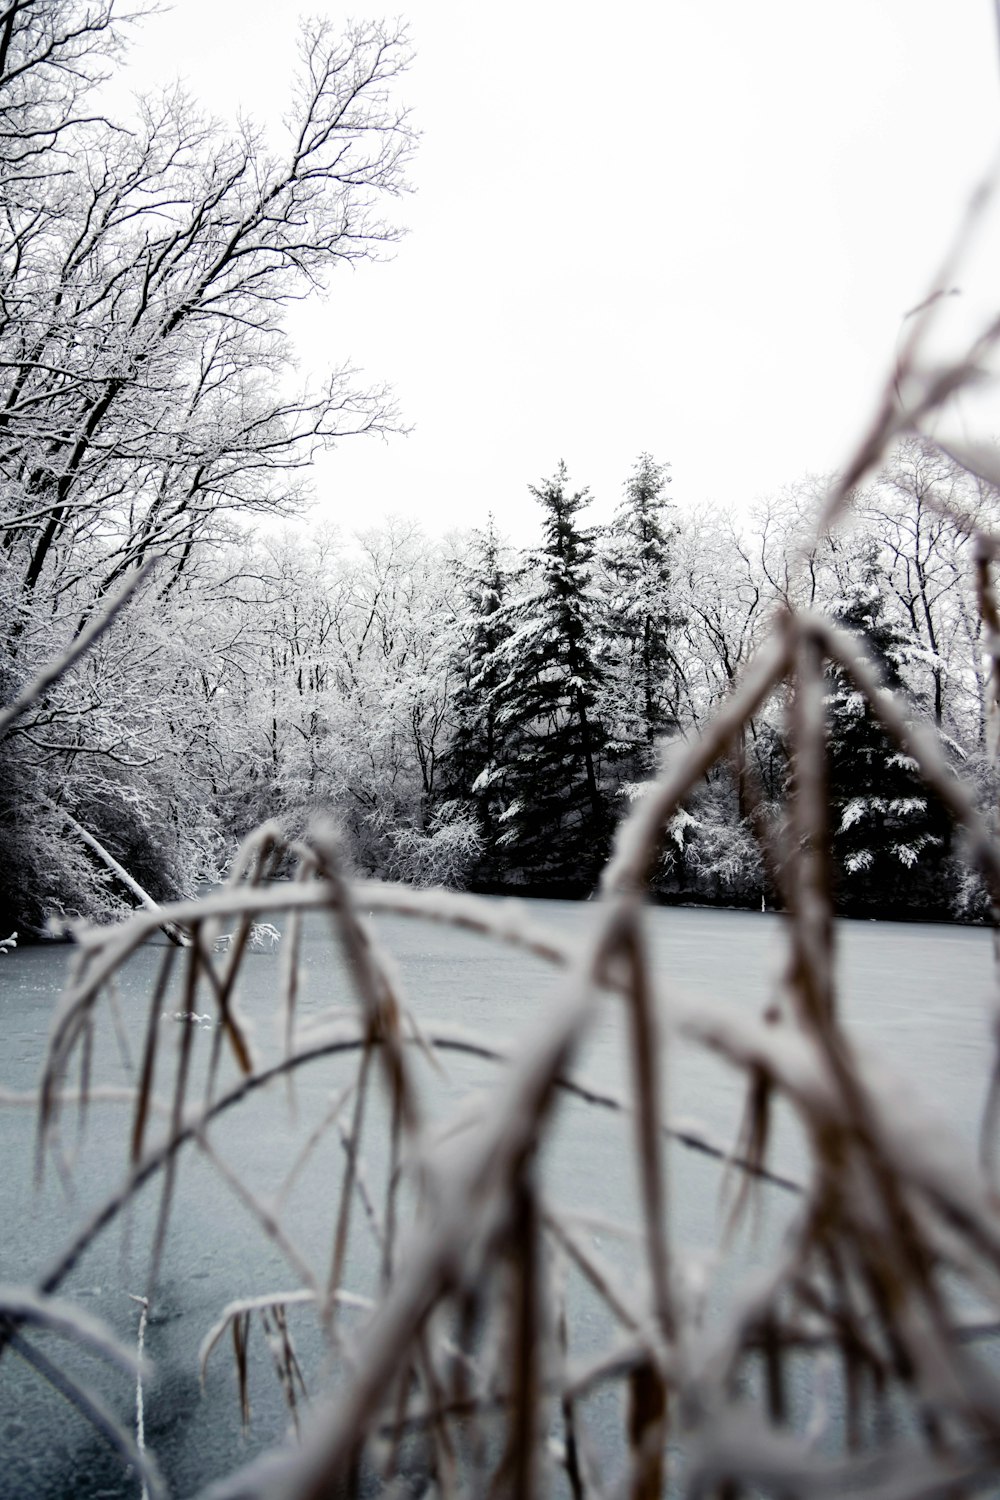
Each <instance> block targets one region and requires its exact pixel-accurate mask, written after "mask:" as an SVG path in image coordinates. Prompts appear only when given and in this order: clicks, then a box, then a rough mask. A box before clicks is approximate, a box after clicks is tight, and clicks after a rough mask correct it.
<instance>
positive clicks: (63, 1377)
mask: <svg viewBox="0 0 1000 1500" xmlns="http://www.w3.org/2000/svg"><path fill="white" fill-rule="evenodd" d="M6 1341H7V1343H8V1344H9V1346H10V1348H11V1349H12V1350H13V1352H14V1353H15V1354H16V1355H18V1357H19V1358H20V1359H22V1360H23V1361H24V1363H25V1364H27V1365H30V1367H31V1368H32V1369H33V1370H34V1371H35V1372H36V1374H38V1375H40V1376H41V1378H42V1379H43V1380H44V1381H45V1382H46V1383H47V1384H48V1385H50V1386H51V1387H52V1388H53V1390H55V1391H58V1393H59V1395H60V1396H62V1397H64V1398H65V1400H67V1401H68V1402H69V1403H70V1405H72V1406H75V1407H76V1409H77V1410H78V1411H79V1412H81V1413H82V1415H83V1416H84V1417H86V1419H87V1421H88V1422H89V1423H90V1424H91V1426H92V1427H93V1428H94V1430H95V1431H96V1432H98V1433H100V1435H101V1437H103V1438H104V1439H105V1440H106V1441H107V1442H108V1443H110V1445H111V1446H112V1447H113V1448H115V1449H117V1451H118V1452H119V1453H120V1454H121V1456H122V1459H123V1460H124V1462H125V1463H126V1464H128V1465H129V1466H130V1467H131V1468H133V1469H134V1470H135V1472H136V1473H138V1474H139V1475H141V1477H142V1482H143V1485H144V1486H145V1489H146V1491H147V1493H148V1494H149V1495H150V1496H151V1497H152V1500H161V1497H162V1500H166V1497H167V1493H168V1492H167V1489H166V1487H165V1485H164V1483H163V1480H162V1479H161V1477H160V1472H159V1469H158V1467H157V1465H156V1463H155V1462H154V1460H153V1459H152V1458H150V1456H149V1455H148V1454H146V1453H144V1452H141V1451H140V1449H139V1447H138V1445H137V1444H136V1443H135V1441H134V1440H133V1438H132V1434H131V1433H130V1432H129V1431H128V1429H127V1428H126V1427H124V1426H123V1425H122V1424H121V1423H120V1422H119V1421H118V1420H117V1418H116V1417H115V1416H114V1414H113V1413H112V1412H111V1411H109V1410H108V1408H107V1406H106V1405H105V1404H104V1402H103V1401H101V1400H100V1399H99V1397H97V1396H96V1395H94V1393H93V1392H92V1391H90V1390H86V1389H84V1387H83V1386H82V1385H80V1384H79V1382H78V1381H76V1380H74V1379H73V1378H72V1377H71V1376H70V1375H68V1374H67V1373H66V1371H65V1370H63V1369H62V1368H61V1367H60V1366H59V1365H56V1364H54V1363H53V1361H52V1360H50V1359H49V1358H48V1356H47V1355H45V1354H43V1353H42V1351H41V1350H40V1349H36V1348H35V1347H34V1345H33V1344H31V1343H29V1342H28V1340H27V1339H25V1338H23V1337H22V1336H21V1334H19V1333H17V1332H15V1331H9V1332H8V1334H7V1340H6Z"/></svg>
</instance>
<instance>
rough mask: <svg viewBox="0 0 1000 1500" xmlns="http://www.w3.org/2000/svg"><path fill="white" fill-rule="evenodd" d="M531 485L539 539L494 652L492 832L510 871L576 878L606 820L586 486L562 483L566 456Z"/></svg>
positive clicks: (591, 860)
mask: <svg viewBox="0 0 1000 1500" xmlns="http://www.w3.org/2000/svg"><path fill="white" fill-rule="evenodd" d="M531 493H532V494H533V495H534V496H535V499H536V500H537V501H538V502H539V504H540V505H541V507H542V510H543V522H542V527H543V531H542V546H541V548H540V549H539V550H538V551H537V552H536V553H533V554H530V555H529V558H528V568H527V573H526V578H527V587H526V589H525V590H524V592H523V593H522V594H521V596H520V597H519V598H518V599H516V600H515V601H513V602H512V603H511V605H510V606H509V608H508V610H507V612H506V614H507V619H508V621H509V625H510V634H509V636H508V638H507V639H506V640H505V641H504V642H503V643H502V645H501V646H500V647H499V649H498V651H497V653H496V661H497V663H498V665H502V666H503V668H504V674H503V676H502V678H501V679H500V680H499V681H498V682H497V685H496V688H495V702H496V705H497V711H498V722H499V723H500V724H501V725H502V726H503V728H504V733H505V734H506V735H507V736H509V742H510V745H511V751H512V759H511V760H510V763H509V765H508V767H507V770H506V772H505V775H504V782H503V784H504V791H505V793H506V795H507V803H506V806H505V808H504V811H503V813H502V815H501V816H502V821H503V824H504V831H503V833H502V834H501V836H500V842H501V844H502V846H503V847H505V848H506V850H507V851H508V858H509V859H510V862H511V867H512V870H513V871H514V872H515V873H516V875H517V877H518V878H519V879H520V880H522V881H524V882H530V883H538V884H546V885H558V886H560V887H561V888H576V889H580V888H583V887H588V886H590V885H592V883H593V881H594V879H595V878H596V875H597V873H598V871H599V869H600V867H601V864H602V862H603V860H604V858H605V856H606V853H607V845H608V832H609V821H610V820H609V813H608V799H607V793H606V790H605V788H604V786H603V785H602V766H601V757H602V753H603V751H604V746H605V743H606V739H607V736H606V733H605V729H604V726H603V724H602V722H601V720H600V716H599V714H598V712H597V703H598V700H599V698H600V696H601V694H602V692H603V689H604V686H605V671H604V668H603V665H602V663H601V658H600V646H599V641H600V636H601V632H600V628H599V624H600V618H599V617H600V600H599V597H598V593H597V590H596V587H595V584H594V581H593V573H592V563H593V558H594V545H595V533H594V532H593V531H592V530H587V529H585V528H583V527H581V525H580V524H579V521H578V520H577V517H578V515H579V512H580V511H581V510H583V508H584V507H585V506H586V504H587V503H588V500H589V498H590V497H589V492H588V491H587V490H585V489H584V490H578V491H575V492H573V491H571V490H570V488H569V482H568V475H567V472H566V465H565V464H564V463H560V465H559V468H558V469H557V470H556V473H555V474H554V475H553V477H552V478H551V479H548V480H546V481H544V483H543V484H542V485H541V486H539V487H538V488H536V487H534V486H532V487H531Z"/></svg>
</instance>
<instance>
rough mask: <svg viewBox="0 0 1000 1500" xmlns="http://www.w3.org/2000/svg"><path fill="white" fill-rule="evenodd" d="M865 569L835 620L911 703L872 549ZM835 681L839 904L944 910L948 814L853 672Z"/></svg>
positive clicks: (834, 668) (832, 784)
mask: <svg viewBox="0 0 1000 1500" xmlns="http://www.w3.org/2000/svg"><path fill="white" fill-rule="evenodd" d="M860 565H861V569H862V570H863V571H862V572H861V576H860V578H859V580H858V582H857V583H856V585H855V586H854V587H853V588H852V590H851V592H850V594H849V595H848V596H847V598H846V599H845V600H844V601H843V603H842V604H841V606H840V608H839V609H838V610H837V611H836V618H837V620H838V622H839V623H840V624H841V625H843V626H845V627H846V628H847V629H849V630H852V631H855V632H856V633H857V634H858V635H859V636H860V637H861V639H862V642H863V645H864V650H865V654H866V655H867V656H868V657H869V658H870V659H871V660H872V661H873V662H874V664H875V665H876V666H877V667H878V668H879V670H880V672H881V674H882V677H883V680H884V682H885V685H886V686H887V687H888V688H889V689H890V690H891V691H893V692H895V693H899V694H901V695H903V696H904V697H905V696H906V686H905V683H904V680H903V675H902V668H903V663H904V660H905V654H906V647H907V642H906V639H905V637H904V636H903V635H902V634H901V632H900V631H899V630H898V629H897V628H896V627H895V626H894V625H893V624H892V623H891V622H890V621H889V620H888V619H887V618H886V616H885V613H884V603H883V593H882V589H881V587H880V578H879V572H878V563H877V559H876V556H875V552H874V549H872V550H870V551H868V552H867V553H865V554H864V555H863V556H862V558H861V559H860ZM827 676H828V691H827V723H828V745H827V779H828V808H829V818H830V835H831V846H832V854H833V864H834V876H835V881H836V886H837V898H838V906H839V907H840V908H841V909H842V910H844V911H846V912H850V913H865V914H871V915H895V914H902V913H904V912H905V913H911V912H918V911H920V910H927V909H928V908H935V909H936V908H938V907H942V906H944V905H945V904H946V901H945V895H944V892H943V891H942V889H941V868H942V863H943V860H944V858H945V856H946V854H947V849H948V841H949V823H948V819H947V815H946V814H945V813H944V811H943V809H942V808H941V807H940V805H939V804H937V803H935V802H932V801H931V800H930V796H929V793H928V790H927V788H926V787H925V785H924V783H923V782H922V781H921V779H920V777H919V775H918V774H917V770H916V764H915V762H914V761H913V760H912V759H911V758H910V757H909V756H907V755H906V754H905V753H903V752H902V751H901V750H900V748H899V747H898V746H897V745H896V744H895V742H894V741H892V740H890V739H889V737H888V736H887V735H886V733H885V732H884V730H883V729H882V727H881V725H880V724H879V722H878V720H877V718H876V717H875V714H874V712H873V711H872V708H871V705H870V704H869V703H868V700H867V699H866V698H865V697H864V696H863V694H861V693H859V692H858V691H857V689H856V688H855V687H854V685H853V683H852V681H851V679H850V678H849V677H848V675H847V673H846V672H845V670H844V669H843V668H842V667H840V666H839V665H833V664H832V665H831V666H830V667H829V668H828V673H827Z"/></svg>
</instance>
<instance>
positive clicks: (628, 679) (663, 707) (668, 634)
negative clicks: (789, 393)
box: [603, 453, 682, 780]
mask: <svg viewBox="0 0 1000 1500" xmlns="http://www.w3.org/2000/svg"><path fill="white" fill-rule="evenodd" d="M668 469H669V465H667V464H658V463H656V462H655V461H654V460H653V458H652V457H651V456H650V455H649V454H648V453H643V454H640V456H639V458H638V460H637V461H636V465H635V468H634V469H633V471H632V473H631V474H630V476H629V478H628V480H627V481H626V484H625V497H624V499H623V501H622V503H621V505H620V506H619V508H618V511H617V514H616V515H615V518H614V520H613V522H612V524H611V527H610V529H609V533H608V539H607V544H606V546H605V549H604V559H603V560H604V573H605V587H606V590H607V596H608V598H607V632H608V647H609V657H610V660H609V670H608V679H609V692H608V694H607V704H608V707H607V709H606V711H605V715H606V718H607V721H608V724H609V728H610V731H611V733H612V736H613V739H614V742H615V746H616V748H617V750H618V753H619V754H620V755H621V756H622V757H623V766H624V771H625V775H626V777H627V778H628V779H630V780H640V779H641V778H642V777H643V776H645V775H647V774H648V773H649V772H650V771H651V770H653V769H654V767H655V759H656V753H655V747H656V743H657V741H658V740H660V739H662V738H663V736H664V735H666V734H668V733H669V732H670V731H671V730H672V729H674V728H676V726H677V716H678V715H677V697H678V693H677V687H678V677H679V670H678V667H677V661H676V657H675V655H674V651H673V635H674V632H675V630H676V629H677V627H678V625H680V624H681V623H682V622H681V617H680V615H679V613H678V610H677V605H676V602H675V597H674V588H673V578H672V554H673V545H674V540H675V538H676V536H677V534H678V528H677V526H676V525H675V523H674V522H673V521H672V520H671V518H670V515H669V512H670V510H672V508H673V507H672V505H671V504H670V502H669V501H668V500H667V498H666V487H667V485H668V484H669V483H670V475H669V472H668Z"/></svg>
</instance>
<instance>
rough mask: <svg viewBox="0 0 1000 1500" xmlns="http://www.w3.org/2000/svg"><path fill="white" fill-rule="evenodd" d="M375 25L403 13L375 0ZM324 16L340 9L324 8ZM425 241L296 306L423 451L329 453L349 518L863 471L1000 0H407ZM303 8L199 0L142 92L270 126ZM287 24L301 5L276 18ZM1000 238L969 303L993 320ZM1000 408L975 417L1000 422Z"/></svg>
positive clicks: (602, 513)
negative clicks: (857, 460) (654, 463)
mask: <svg viewBox="0 0 1000 1500" xmlns="http://www.w3.org/2000/svg"><path fill="white" fill-rule="evenodd" d="M349 9H350V13H351V14H353V15H355V16H363V15H374V14H380V13H381V11H380V9H379V8H377V7H376V8H374V9H373V8H372V7H371V6H370V5H364V6H359V5H357V4H352V5H351V6H350V7H349ZM309 10H310V11H312V12H315V11H316V10H320V11H322V12H324V13H325V12H329V14H330V15H332V16H334V17H337V16H339V15H342V14H344V12H342V11H340V10H339V9H338V8H336V7H334V6H332V5H330V4H328V3H327V4H324V3H323V0H316V3H314V4H313V5H312V6H310V7H309ZM402 13H403V15H404V17H406V18H409V20H410V22H411V31H412V37H413V43H414V46H415V49H416V61H415V63H414V65H413V68H412V70H411V71H410V72H409V74H408V75H407V76H406V78H405V79H404V80H403V82H402V85H401V93H402V96H403V97H404V99H406V100H407V101H408V102H410V103H411V104H412V108H413V118H414V123H415V125H416V126H417V128H418V129H419V130H420V131H421V132H422V139H421V143H420V148H419V152H418V155H417V159H416V161H415V164H414V168H413V172H412V181H413V185H414V188H415V189H416V192H415V194H414V195H413V196H412V197H409V198H407V199H405V200H404V201H403V203H402V205H401V213H402V217H403V220H404V222H405V223H406V224H407V225H408V227H409V231H410V232H409V235H408V237H407V238H406V239H405V240H404V241H403V243H402V244H401V245H400V246H399V248H398V250H397V252H396V256H395V260H394V261H393V262H392V264H389V265H379V266H374V267H364V268H362V269H361V270H359V271H355V272H351V271H344V272H341V273H339V274H337V275H335V276H334V277H333V279H332V282H331V287H330V295H329V298H328V300H327V301H326V302H325V303H323V302H317V303H316V304H315V305H312V304H311V305H310V307H309V308H308V310H307V313H306V315H305V316H304V317H303V316H301V315H300V316H299V318H298V321H297V325H296V326H297V327H298V328H299V329H300V330H301V348H302V356H303V360H304V362H305V363H306V364H307V365H316V366H317V367H320V366H322V365H323V364H324V363H325V362H326V361H329V362H331V363H335V362H340V361H341V360H342V359H343V358H345V357H346V356H350V357H352V358H353V360H354V361H355V362H356V363H357V364H359V365H361V366H363V367H364V369H365V370H366V371H367V372H368V373H369V374H370V375H371V377H372V378H373V379H385V380H388V381H390V382H391V383H392V384H393V385H394V386H395V388H396V391H397V395H398V398H399V402H400V405H401V408H402V412H403V415H404V418H405V420H406V421H407V422H408V423H410V424H412V425H413V428H414V430H413V432H412V433H411V434H410V436H408V437H406V438H399V439H396V440H391V441H390V442H388V443H387V444H383V443H381V442H380V441H379V440H378V439H374V440H366V439H355V440H352V441H350V442H345V443H344V444H342V445H341V447H340V448H339V449H338V450H337V452H336V453H335V454H333V455H331V456H329V457H328V458H325V459H324V460H323V461H322V462H321V463H320V464H319V465H317V471H316V481H317V493H318V496H319V501H320V504H321V506H322V508H323V511H324V513H328V514H329V515H330V516H331V517H333V518H335V519H339V520H341V521H342V522H343V523H344V524H345V525H347V526H348V527H352V526H354V525H357V524H359V523H361V522H366V521H375V520H378V519H379V518H380V517H381V516H383V515H385V514H386V513H388V512H396V513H398V514H401V515H404V516H419V517H421V518H422V519H423V520H424V521H425V522H426V524H427V526H428V528H429V529H430V530H432V531H439V530H443V529H445V528H446V527H451V526H454V525H474V524H479V523H480V522H481V521H482V520H483V519H484V518H485V516H486V513H487V511H488V510H490V509H493V510H494V512H495V513H496V514H497V516H498V518H499V520H500V522H501V524H502V525H503V526H504V527H505V529H506V530H507V531H508V532H509V533H510V534H511V536H512V537H513V539H514V540H517V541H526V540H529V539H530V538H531V537H532V536H533V533H534V528H535V520H536V514H537V506H536V504H535V502H534V501H532V499H531V497H530V496H529V495H528V491H527V486H528V484H529V483H533V482H538V480H540V479H541V478H542V477H543V476H545V475H547V474H549V473H551V472H552V470H553V469H554V468H555V466H556V464H557V462H558V460H559V459H560V458H565V460H566V462H567V464H568V465H569V468H570V473H571V477H572V478H573V480H574V481H575V482H577V483H578V484H580V485H583V484H588V485H589V486H590V487H591V489H592V491H593V492H594V496H595V502H596V503H595V506H594V511H593V519H595V520H600V519H605V518H607V517H609V516H610V514H611V512H612V510H613V509H614V506H615V504H616V503H617V500H618V498H619V495H620V493H621V486H622V482H623V480H624V479H625V477H626V475H627V473H628V471H629V469H630V467H631V465H632V463H633V461H634V459H635V457H636V455H637V454H638V453H639V452H640V451H642V450H648V451H650V452H652V453H653V454H654V456H655V457H656V458H657V459H659V460H666V461H668V462H669V463H670V464H671V465H672V471H673V486H672V494H673V497H674V499H676V500H677V501H678V503H679V504H682V505H684V506H685V507H687V506H689V505H692V504H698V503H701V502H704V501H719V502H721V503H725V504H733V505H736V506H738V507H741V508H746V507H748V506H749V505H750V504H751V503H752V502H753V501H754V499H755V498H756V497H759V496H766V495H768V494H770V493H774V492H775V491H777V490H779V489H780V488H781V487H782V486H784V485H787V484H791V483H793V482H794V481H795V480H796V479H797V478H799V477H800V476H802V475H803V474H805V473H807V472H813V473H818V472H823V471H826V470H829V469H830V468H832V467H834V466H835V465H836V464H837V463H838V461H839V460H840V459H841V458H842V456H843V455H844V453H845V450H846V447H847V445H848V443H849V442H850V440H851V439H852V437H853V436H854V435H855V433H856V432H857V430H858V428H859V426H860V424H861V422H862V420H863V418H864V416H865V413H866V411H867V409H868V407H869V406H870V403H871V400H872V397H873V393H874V392H875V390H876V388H877V386H878V384H879V382H880V380H881V379H882V377H883V376H884V373H885V371H886V368H887V366H888V364H889V362H890V361H891V359H892V356H893V351H894V349H895V347H896V343H897V339H898V338H899V335H900V329H901V320H902V318H903V316H904V314H905V313H906V311H907V309H908V308H910V307H911V306H912V305H913V304H914V303H915V302H917V301H918V300H919V299H920V298H921V297H922V296H923V294H924V292H925V291H926V290H927V287H928V284H929V278H930V277H931V274H932V272H933V270H934V269H935V267H936V265H937V263H938V261H939V260H940V257H941V255H942V253H943V251H944V249H945V247H946V245H947V244H948V242H949V240H950V238H951V236H952V232H953V229H954V226H955V223H956V221H957V219H958V218H959V216H960V214H961V212H962V209H963V207H964V205H965V203H966V202H967V200H968V197H969V194H970V191H971V190H972V188H973V187H974V185H975V184H976V183H977V181H978V180H979V179H980V178H981V177H982V175H983V173H984V172H985V170H986V168H987V166H988V165H989V163H990V162H991V160H992V158H993V156H994V153H995V151H996V149H997V145H998V141H1000V128H998V126H1000V67H998V44H997V37H996V22H995V18H994V7H993V4H992V0H838V3H837V4H830V3H820V0H754V3H752V4H751V3H748V0H658V3H653V0H646V3H635V0H619V4H618V5H617V6H616V7H615V8H614V10H613V11H612V9H611V8H610V7H608V6H607V5H603V6H600V7H597V6H593V7H590V6H586V5H583V4H580V3H579V0H573V3H565V0H534V3H526V0H506V3H504V4H503V5H483V4H478V3H471V0H470V3H463V0H451V3H446V0H412V3H411V4H410V5H409V6H407V7H405V9H404V10H403V12H402ZM294 16H295V11H294V7H291V6H289V7H285V6H276V5H274V4H273V3H268V4H266V5H265V4H263V3H257V0H178V3H176V4H174V5H173V7H172V8H171V9H170V10H169V11H166V12H164V13H163V14H161V15H159V16H156V17H153V18H151V19H149V20H147V21H145V22H144V23H143V24H142V27H141V29H140V30H139V32H138V33H137V38H136V42H135V44H134V46H133V50H132V54H131V69H130V73H129V75H128V81H129V83H130V84H131V86H132V87H134V88H136V89H144V88H148V87H151V86H153V85H154V84H156V83H157V82H166V81H169V80H170V79H172V78H174V77H177V76H180V77H182V78H184V79H186V80H187V82H188V85H189V87H190V89H191V90H192V92H193V93H194V94H195V95H196V96H197V97H198V98H199V99H200V100H201V101H202V102H203V103H204V104H205V105H206V106H207V107H208V108H209V109H210V110H211V111H212V112H214V113H216V114H219V115H221V116H223V117H226V116H231V115H232V114H233V113H234V112H235V110H236V109H237V107H239V106H242V107H243V108H244V109H245V110H247V111H248V112H249V113H251V114H252V115H254V116H256V117H257V118H258V119H259V120H261V121H263V122H269V121H276V120H277V119H278V118H279V117H280V114H281V111H282V108H283V107H284V104H285V102H286V98H287V80H288V78H289V77H290V75H291V72H292V70H293V67H294V61H295V33H296V26H295V19H294ZM276 18H277V19H276ZM998 284H1000V236H994V237H993V238H992V240H991V239H989V238H987V239H986V240H984V242H983V246H982V249H981V251H980V253H979V256H978V260H977V262H976V263H974V264H973V265H971V266H970V268H969V270H968V271H967V272H966V273H963V276H962V278H961V285H962V290H963V296H962V298H961V299H960V300H959V299H953V304H954V305H953V306H950V307H949V317H950V318H951V320H952V321H953V322H954V323H956V325H961V326H964V327H968V326H970V325H971V324H972V323H973V322H974V321H975V320H976V318H978V317H980V316H984V315H985V314H986V312H988V311H989V310H990V306H991V299H993V301H995V300H996V293H997V291H998ZM992 412H993V408H991V407H984V406H983V404H982V403H980V407H979V408H977V409H976V410H975V411H973V410H972V409H971V407H968V406H966V407H964V408H963V409H962V410H961V411H960V412H959V413H958V415H957V420H958V421H959V422H960V423H964V424H965V425H966V426H969V425H970V424H972V423H976V424H985V429H986V430H989V431H992V432H997V433H1000V419H998V420H996V421H995V422H994V421H993V416H992Z"/></svg>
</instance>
